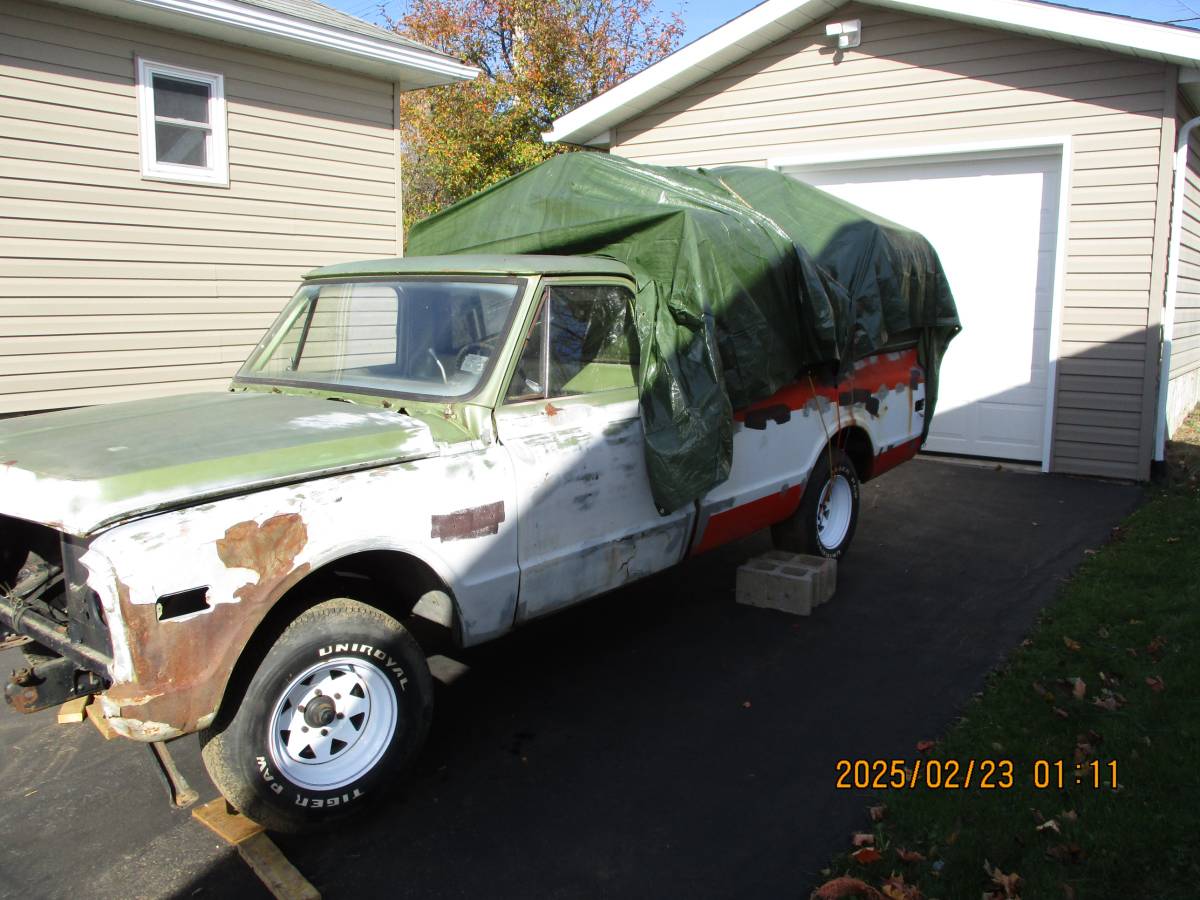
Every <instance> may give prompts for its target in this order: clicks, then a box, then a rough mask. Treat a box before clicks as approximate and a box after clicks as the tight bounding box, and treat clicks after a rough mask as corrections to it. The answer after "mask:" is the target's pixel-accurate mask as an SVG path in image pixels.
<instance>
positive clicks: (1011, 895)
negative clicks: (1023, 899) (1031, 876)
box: [983, 859, 1021, 900]
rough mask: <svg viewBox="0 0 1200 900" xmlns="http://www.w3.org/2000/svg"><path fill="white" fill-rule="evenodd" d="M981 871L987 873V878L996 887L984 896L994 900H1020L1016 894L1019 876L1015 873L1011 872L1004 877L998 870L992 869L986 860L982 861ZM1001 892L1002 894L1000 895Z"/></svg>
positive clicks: (1019, 886) (1019, 880)
mask: <svg viewBox="0 0 1200 900" xmlns="http://www.w3.org/2000/svg"><path fill="white" fill-rule="evenodd" d="M983 871H985V872H987V874H988V877H989V878H991V879H992V883H993V884H994V885H996V887H995V888H994V889H993V890H991V891H989V892H988V893H987V894H985V895H984V896H990V897H994V898H996V900H1001V898H1003V900H1020V896H1021V895H1020V894H1018V893H1017V891H1019V890H1020V889H1021V876H1020V875H1018V874H1017V873H1016V872H1011V873H1009V874H1007V875H1005V874H1004V873H1003V872H1001V871H1000V869H999V868H995V869H994V868H992V865H991V863H989V862H988V861H987V860H986V859H985V860H984V861H983ZM1001 891H1003V893H1001Z"/></svg>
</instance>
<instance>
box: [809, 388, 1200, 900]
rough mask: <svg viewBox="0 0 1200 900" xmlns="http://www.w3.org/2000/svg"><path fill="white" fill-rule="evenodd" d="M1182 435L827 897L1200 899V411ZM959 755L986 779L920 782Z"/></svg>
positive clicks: (879, 813) (885, 795)
mask: <svg viewBox="0 0 1200 900" xmlns="http://www.w3.org/2000/svg"><path fill="white" fill-rule="evenodd" d="M1177 438H1178V440H1176V441H1175V442H1174V444H1173V446H1172V448H1171V449H1172V452H1171V459H1170V461H1169V475H1168V476H1167V480H1166V481H1165V483H1163V484H1160V485H1156V486H1154V487H1152V488H1151V489H1150V492H1151V493H1150V499H1149V500H1148V502H1147V503H1146V504H1145V505H1144V506H1143V507H1142V508H1141V509H1139V510H1138V511H1137V512H1135V513H1134V514H1133V515H1132V516H1130V518H1129V519H1128V520H1127V521H1126V522H1125V523H1124V524H1123V525H1122V526H1121V527H1120V528H1118V529H1115V530H1114V534H1113V537H1112V540H1111V541H1110V542H1109V543H1108V544H1107V545H1106V546H1104V547H1102V548H1097V550H1096V552H1095V553H1089V554H1088V555H1087V557H1086V558H1085V560H1084V561H1083V563H1082V565H1081V566H1080V568H1079V569H1078V571H1077V573H1076V574H1075V576H1074V577H1073V578H1072V579H1071V580H1070V582H1069V583H1067V584H1066V585H1065V586H1064V588H1063V590H1062V592H1061V593H1060V595H1059V597H1058V599H1057V600H1056V601H1055V603H1053V604H1052V605H1051V606H1050V607H1049V608H1047V609H1046V610H1045V612H1044V613H1043V614H1042V617H1041V621H1040V622H1039V624H1038V626H1037V628H1036V629H1035V630H1034V633H1033V634H1032V635H1031V636H1030V637H1029V638H1028V639H1027V640H1026V641H1025V642H1024V643H1023V644H1022V645H1021V646H1020V647H1019V648H1018V649H1017V650H1016V651H1015V652H1014V653H1013V654H1012V655H1011V656H1010V657H1009V659H1008V661H1007V663H1006V664H1005V665H1004V667H1002V668H1001V669H1000V670H998V671H996V672H995V673H993V674H992V676H991V677H990V678H989V679H988V683H987V685H986V687H985V689H984V691H983V693H982V694H981V695H979V697H978V698H977V699H976V701H975V702H973V703H972V704H971V705H970V706H969V707H968V708H967V709H966V710H965V713H964V717H963V718H962V719H960V720H959V721H958V722H957V723H955V724H954V725H953V726H952V727H951V728H950V730H949V731H948V733H946V734H945V735H942V736H940V737H939V736H936V735H930V736H929V737H930V739H931V741H930V742H922V743H921V745H919V746H918V747H916V748H914V749H913V752H912V754H911V757H910V759H908V760H906V761H905V765H906V766H907V776H902V775H899V774H897V775H896V776H895V777H896V778H897V779H899V778H900V777H908V778H912V776H913V774H914V772H916V773H918V785H917V787H915V788H913V789H909V788H907V787H905V788H903V789H890V788H889V789H883V790H879V791H878V799H877V800H875V801H874V802H875V803H876V804H877V805H876V806H875V808H874V809H872V810H870V811H869V814H868V811H864V819H863V828H862V833H861V834H859V835H854V836H851V835H847V852H846V853H845V854H844V855H842V856H840V857H838V858H837V859H836V860H835V861H834V863H833V864H832V865H831V867H830V869H829V870H828V874H827V877H828V878H829V879H830V881H829V883H827V884H826V885H824V886H822V887H821V888H819V889H818V890H817V891H816V892H815V893H814V894H813V896H814V897H817V898H822V900H824V898H827V897H855V896H862V897H871V898H876V897H880V896H885V897H890V898H910V900H916V898H942V900H959V898H971V900H975V898H979V897H981V896H984V897H989V896H992V897H995V898H1014V897H1023V898H1025V900H1031V898H1044V897H1050V898H1067V900H1070V898H1080V900H1083V898H1156V900H1166V898H1195V897H1200V829H1198V827H1197V826H1200V409H1198V410H1197V411H1196V412H1193V414H1192V416H1191V418H1190V419H1189V421H1188V423H1187V424H1186V425H1185V426H1184V429H1183V431H1182V432H1181V434H1180V435H1178V436H1177ZM930 743H932V746H929V744H930ZM950 760H956V761H960V763H961V768H960V770H959V772H958V776H957V781H958V782H960V783H961V782H962V781H964V779H965V775H966V770H967V767H968V763H969V762H970V761H972V760H974V761H975V770H974V773H973V779H974V780H975V784H974V785H973V786H972V787H970V788H965V787H964V788H961V789H958V790H947V789H944V788H943V789H932V788H930V787H928V786H926V787H922V786H921V785H922V784H924V783H925V781H926V778H927V777H929V776H932V775H934V774H935V772H936V769H937V765H936V763H938V762H940V763H941V764H942V765H941V768H942V772H943V779H944V777H945V774H946V772H947V769H948V768H949V767H948V766H947V762H948V761H950ZM982 760H1011V763H1012V770H1011V779H1012V786H1011V788H1007V789H1005V788H1002V787H999V786H997V787H995V788H994V789H992V790H981V789H980V788H979V787H978V779H979V777H980V773H981V771H983V770H982V769H981V768H980V765H979V764H980V761H982ZM1039 761H1043V762H1039ZM1114 761H1115V763H1116V768H1115V773H1116V784H1117V787H1116V789H1114V788H1113V787H1112V784H1111V782H1112V774H1113V768H1112V765H1111V764H1112V763H1113V762H1114ZM918 762H919V763H920V765H921V766H922V767H923V768H922V769H921V770H918V769H917V764H918ZM931 763H933V764H934V765H933V766H932V767H931ZM1060 763H1061V769H1060V766H1059V764H1060ZM1093 763H1096V765H1095V766H1093V765H1092V764H1093ZM1077 764H1078V765H1079V766H1080V767H1081V768H1079V769H1077V768H1076V765H1077ZM1005 771H1006V768H1005V767H1000V768H999V769H998V770H997V771H996V772H995V773H994V775H993V778H992V781H993V783H997V784H998V783H1000V782H1001V781H1004V782H1007V779H1006V778H1004V777H1003V776H1004V772H1005ZM1060 771H1061V773H1062V779H1063V782H1064V783H1063V785H1062V786H1061V787H1059V786H1058V784H1057V782H1058V780H1059V773H1060ZM920 772H923V773H924V775H920ZM1077 775H1078V777H1079V779H1080V781H1081V782H1082V783H1079V784H1077V783H1076V777H1077ZM889 777H890V776H889ZM1039 777H1040V778H1041V779H1042V780H1044V781H1047V782H1048V786H1047V787H1044V788H1039V787H1037V786H1036V785H1035V780H1036V779H1038V778H1039ZM1097 778H1098V779H1099V781H1100V786H1099V787H1096V786H1095V784H1094V782H1095V780H1096V779H1097ZM880 807H883V808H882V809H881V808H880ZM855 844H857V845H859V846H858V849H857V850H855V849H854V847H855ZM852 853H857V857H855V856H853V855H852Z"/></svg>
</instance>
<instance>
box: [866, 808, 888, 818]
mask: <svg viewBox="0 0 1200 900" xmlns="http://www.w3.org/2000/svg"><path fill="white" fill-rule="evenodd" d="M867 812H868V814H870V816H871V821H872V822H882V821H883V817H884V816H885V815H887V804H880V805H879V806H872V807H869V808H868V809H867Z"/></svg>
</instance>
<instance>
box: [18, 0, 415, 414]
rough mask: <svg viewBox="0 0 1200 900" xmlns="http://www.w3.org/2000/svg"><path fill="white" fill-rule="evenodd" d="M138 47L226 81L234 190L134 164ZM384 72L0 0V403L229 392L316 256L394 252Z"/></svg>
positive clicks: (395, 218)
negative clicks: (360, 71) (380, 76)
mask: <svg viewBox="0 0 1200 900" xmlns="http://www.w3.org/2000/svg"><path fill="white" fill-rule="evenodd" d="M138 57H143V58H146V59H150V60H153V61H155V62H160V63H166V64H168V65H176V66H182V67H184V68H189V69H196V70H200V71H205V72H216V73H220V74H221V75H223V76H224V82H225V98H226V105H227V111H228V116H227V121H228V129H229V181H230V184H229V187H227V188H226V187H210V186H206V185H195V184H180V183H172V182H167V181H151V180H146V179H143V178H142V176H141V168H140V161H139V155H138V119H137V101H136V96H135V88H134V84H135V66H136V59H137V58H138ZM393 93H394V88H393V86H392V85H391V84H389V83H386V82H382V81H375V80H372V79H369V78H363V77H360V76H357V75H353V74H350V73H344V72H338V71H334V70H330V69H324V68H320V67H316V66H309V65H305V64H304V63H303V62H301V61H298V60H290V59H286V58H283V57H275V56H272V55H270V54H266V53H260V52H257V51H253V50H249V49H245V48H239V47H234V46H229V45H222V44H217V43H212V42H207V41H202V40H197V39H195V38H193V37H190V36H188V35H183V34H178V33H174V32H169V31H163V30H158V29H153V28H147V27H143V26H139V25H136V24H133V23H129V22H125V21H122V20H118V19H112V18H107V17H102V16H91V15H87V14H84V13H80V12H78V11H74V10H72V11H67V10H64V9H61V8H58V7H55V6H53V5H49V4H43V3H37V2H27V0H9V2H8V3H5V4H4V6H3V9H2V10H0V414H4V413H12V412H23V411H29V410H39V409H54V408H59V407H65V406H80V405H85V404H91V403H102V402H110V401H117V400H126V399H135V398H140V397H148V396H157V395H165V394H174V393H184V392H189V391H195V390H221V389H223V388H224V387H225V386H226V384H227V383H228V379H229V377H230V375H231V374H232V373H233V372H234V371H235V370H236V368H237V365H238V364H239V363H240V362H241V361H242V360H243V359H244V358H245V356H246V354H247V353H248V352H249V350H250V349H251V348H252V347H253V346H254V344H255V343H256V342H257V340H258V338H259V337H260V336H261V334H262V332H263V330H264V329H265V328H266V327H267V326H268V325H269V324H270V322H271V321H272V319H273V318H274V316H275V314H276V313H277V312H278V311H279V309H280V308H281V307H282V306H283V304H284V303H285V302H286V301H287V299H288V298H289V297H290V296H291V294H292V292H293V291H294V290H295V287H296V282H297V280H298V278H299V276H300V275H301V274H302V273H304V272H305V271H307V270H309V269H311V268H312V267H314V266H318V265H324V264H327V263H333V262H340V261H345V260H350V259H360V258H363V257H371V256H391V255H394V254H395V253H396V252H397V249H398V245H399V230H398V222H399V198H398V196H397V187H396V152H397V147H396V129H395V128H394V118H393V116H394V111H395V103H394V97H393Z"/></svg>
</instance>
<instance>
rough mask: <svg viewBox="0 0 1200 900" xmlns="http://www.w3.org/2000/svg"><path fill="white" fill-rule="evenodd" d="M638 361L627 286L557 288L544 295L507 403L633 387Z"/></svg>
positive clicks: (599, 285) (631, 297) (570, 286)
mask: <svg viewBox="0 0 1200 900" xmlns="http://www.w3.org/2000/svg"><path fill="white" fill-rule="evenodd" d="M547 317H548V318H549V335H548V337H547V336H546V335H545V330H544V329H545V320H546V318H547ZM543 362H544V363H545V364H544V365H543ZM637 362H638V361H637V336H636V333H635V332H634V327H633V294H632V292H630V291H629V289H628V288H624V287H620V286H618V285H608V284H588V285H555V286H553V287H551V288H549V289H548V290H547V291H546V294H545V297H544V298H543V300H542V307H541V309H540V310H539V311H538V315H537V318H536V319H535V321H534V323H533V325H532V327H531V328H530V331H529V337H528V338H527V339H526V342H525V346H524V348H523V349H522V352H521V357H520V360H519V362H518V364H517V371H516V373H514V376H513V380H512V383H511V384H510V385H509V390H508V394H507V399H509V400H523V399H532V398H536V397H570V396H573V395H576V394H590V393H594V392H596V391H608V390H615V389H618V388H629V387H633V386H634V384H635V383H636V369H637ZM534 373H537V374H536V375H535V374H534Z"/></svg>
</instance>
